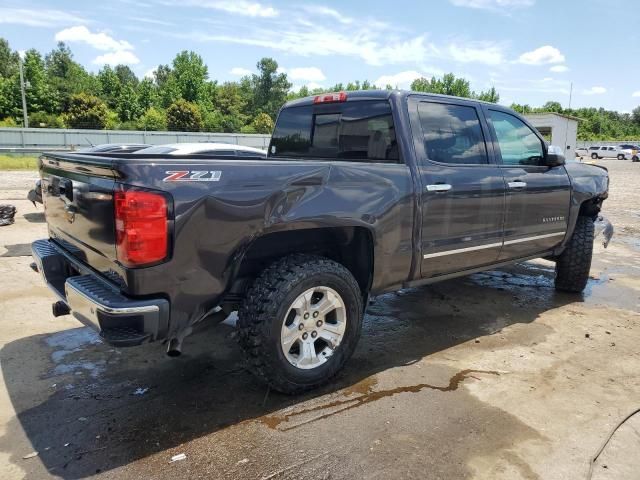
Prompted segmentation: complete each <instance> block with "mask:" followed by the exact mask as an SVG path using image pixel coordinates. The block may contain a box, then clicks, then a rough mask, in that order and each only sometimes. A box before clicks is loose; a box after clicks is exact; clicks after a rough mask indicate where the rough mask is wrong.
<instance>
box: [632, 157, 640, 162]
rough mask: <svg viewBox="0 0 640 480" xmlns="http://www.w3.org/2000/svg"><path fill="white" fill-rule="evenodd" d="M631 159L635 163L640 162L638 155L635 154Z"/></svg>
mask: <svg viewBox="0 0 640 480" xmlns="http://www.w3.org/2000/svg"><path fill="white" fill-rule="evenodd" d="M631 161H632V162H634V163H636V162H640V157H638V156H637V155H634V156H633V157H632V158H631Z"/></svg>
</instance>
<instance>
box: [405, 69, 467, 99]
mask: <svg viewBox="0 0 640 480" xmlns="http://www.w3.org/2000/svg"><path fill="white" fill-rule="evenodd" d="M411 90H415V91H417V92H428V93H440V94H442V95H453V96H456V97H465V98H469V97H471V96H472V91H471V87H470V84H469V81H468V80H465V79H464V78H456V76H455V75H454V74H453V73H447V74H446V75H444V76H443V77H442V79H439V78H436V77H432V78H431V80H427V79H426V78H424V77H422V78H417V79H416V80H414V81H413V82H412V83H411Z"/></svg>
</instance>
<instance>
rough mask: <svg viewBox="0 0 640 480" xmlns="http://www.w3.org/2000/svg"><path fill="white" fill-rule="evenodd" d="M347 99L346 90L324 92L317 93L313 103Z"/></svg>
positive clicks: (344, 100)
mask: <svg viewBox="0 0 640 480" xmlns="http://www.w3.org/2000/svg"><path fill="white" fill-rule="evenodd" d="M346 101H347V94H346V93H345V92H339V93H323V94H322V95H316V96H315V97H313V103H335V102H346Z"/></svg>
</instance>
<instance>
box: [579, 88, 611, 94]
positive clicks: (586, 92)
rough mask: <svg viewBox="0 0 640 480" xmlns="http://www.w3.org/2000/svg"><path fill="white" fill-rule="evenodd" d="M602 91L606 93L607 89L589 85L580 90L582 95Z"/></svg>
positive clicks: (600, 92)
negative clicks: (589, 86)
mask: <svg viewBox="0 0 640 480" xmlns="http://www.w3.org/2000/svg"><path fill="white" fill-rule="evenodd" d="M603 93H607V89H606V88H604V87H591V88H587V89H585V90H582V94H583V95H602V94H603Z"/></svg>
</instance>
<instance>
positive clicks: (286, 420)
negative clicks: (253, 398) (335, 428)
mask: <svg viewBox="0 0 640 480" xmlns="http://www.w3.org/2000/svg"><path fill="white" fill-rule="evenodd" d="M473 374H485V375H497V376H499V375H500V373H499V372H496V371H493V370H472V369H468V370H462V371H460V372H458V373H456V374H455V375H454V376H453V377H451V378H450V379H449V384H448V385H444V386H438V385H431V384H429V383H419V384H417V385H408V386H402V387H396V388H391V389H388V390H374V387H375V386H376V385H377V380H376V379H375V378H374V377H370V378H368V379H365V380H363V381H361V382H359V383H357V384H355V385H353V386H352V387H349V388H347V389H345V390H343V393H344V395H345V396H346V397H350V396H352V395H357V396H355V397H354V398H344V399H341V400H335V401H332V402H328V403H324V404H321V405H316V406H314V407H309V408H304V409H302V410H297V411H293V412H291V413H284V414H280V415H278V414H273V415H266V416H264V417H262V418H260V419H258V421H259V422H260V423H262V424H263V425H266V426H267V427H269V428H271V429H274V430H279V431H281V432H285V431H287V430H292V429H294V428H298V427H301V426H302V425H307V424H309V423H313V422H317V421H318V420H323V419H325V418H328V417H331V416H333V415H336V414H338V413H342V412H346V411H347V410H351V409H352V408H357V407H361V406H362V405H366V404H368V403H372V402H375V401H378V400H381V399H383V398H389V397H393V396H394V395H397V394H400V393H418V392H421V391H422V390H436V391H438V392H454V391H456V390H457V389H458V388H459V387H460V385H461V384H462V382H464V380H466V379H467V378H474V379H476V380H480V378H479V377H477V376H474V375H473ZM316 412H321V413H320V414H319V415H316V416H312V417H311V418H307V419H304V418H303V417H304V416H308V415H309V414H313V413H316ZM283 424H284V425H283ZM286 424H289V425H286Z"/></svg>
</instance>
